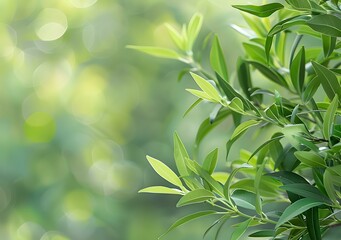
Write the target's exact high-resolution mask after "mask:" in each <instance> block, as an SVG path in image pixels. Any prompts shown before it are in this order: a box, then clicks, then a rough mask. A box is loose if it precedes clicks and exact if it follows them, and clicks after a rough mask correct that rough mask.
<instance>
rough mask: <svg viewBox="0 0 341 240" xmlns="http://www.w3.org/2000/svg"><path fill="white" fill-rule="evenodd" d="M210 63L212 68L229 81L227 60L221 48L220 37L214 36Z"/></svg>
mask: <svg viewBox="0 0 341 240" xmlns="http://www.w3.org/2000/svg"><path fill="white" fill-rule="evenodd" d="M210 63H211V67H212V69H213V70H214V71H215V72H216V73H218V74H219V76H221V77H222V78H223V79H224V80H225V81H228V79H229V78H228V71H227V67H226V62H225V58H224V54H223V50H222V49H221V46H220V43H219V39H218V37H217V36H214V39H213V44H212V48H211V52H210Z"/></svg>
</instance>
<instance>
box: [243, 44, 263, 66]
mask: <svg viewBox="0 0 341 240" xmlns="http://www.w3.org/2000/svg"><path fill="white" fill-rule="evenodd" d="M243 47H244V49H245V52H246V54H247V56H248V57H250V58H251V59H252V60H254V61H257V62H261V63H263V64H267V60H266V55H265V51H264V49H263V48H262V47H260V46H259V45H256V44H253V43H248V42H244V43H243Z"/></svg>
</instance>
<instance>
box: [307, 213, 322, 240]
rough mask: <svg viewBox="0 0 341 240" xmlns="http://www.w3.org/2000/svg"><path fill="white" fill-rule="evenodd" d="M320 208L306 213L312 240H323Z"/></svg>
mask: <svg viewBox="0 0 341 240" xmlns="http://www.w3.org/2000/svg"><path fill="white" fill-rule="evenodd" d="M318 211H319V210H318V207H313V208H311V209H309V210H308V211H306V213H305V215H306V224H307V230H308V233H309V237H310V240H322V236H321V230H320V219H319V212H318Z"/></svg>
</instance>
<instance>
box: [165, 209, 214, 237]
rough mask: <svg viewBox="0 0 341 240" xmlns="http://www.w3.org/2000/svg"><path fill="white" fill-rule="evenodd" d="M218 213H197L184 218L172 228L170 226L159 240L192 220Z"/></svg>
mask: <svg viewBox="0 0 341 240" xmlns="http://www.w3.org/2000/svg"><path fill="white" fill-rule="evenodd" d="M216 213H217V212H216V211H202V212H196V213H193V214H190V215H187V216H185V217H183V218H180V219H179V220H177V221H176V222H175V223H173V224H172V226H170V227H169V229H168V230H167V231H166V232H165V233H164V234H162V235H161V236H160V237H159V239H160V238H161V237H163V236H164V235H166V234H167V233H169V232H170V231H172V230H173V229H175V228H177V227H179V226H181V225H183V224H185V223H187V222H189V221H192V220H194V219H197V218H200V217H204V216H208V215H212V214H216Z"/></svg>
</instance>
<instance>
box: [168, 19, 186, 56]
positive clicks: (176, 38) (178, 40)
mask: <svg viewBox="0 0 341 240" xmlns="http://www.w3.org/2000/svg"><path fill="white" fill-rule="evenodd" d="M165 26H166V28H167V30H168V34H169V35H170V37H171V39H172V40H173V42H174V44H175V45H176V46H177V47H178V48H179V49H181V50H183V51H185V50H186V46H185V42H184V39H183V37H182V36H181V34H180V33H179V32H178V31H177V30H176V29H175V28H174V27H173V26H171V25H170V24H166V25H165Z"/></svg>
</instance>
